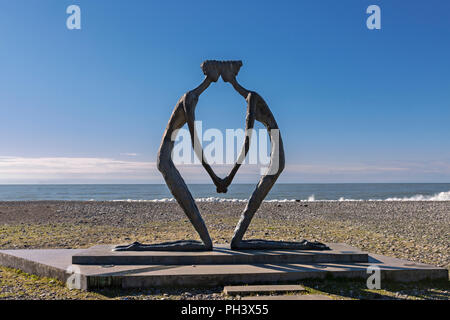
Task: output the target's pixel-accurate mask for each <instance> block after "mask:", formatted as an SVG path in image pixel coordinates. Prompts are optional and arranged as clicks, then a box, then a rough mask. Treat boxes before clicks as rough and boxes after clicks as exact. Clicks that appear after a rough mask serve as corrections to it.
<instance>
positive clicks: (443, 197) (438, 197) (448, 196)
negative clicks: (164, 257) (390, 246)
mask: <svg viewBox="0 0 450 320" xmlns="http://www.w3.org/2000/svg"><path fill="white" fill-rule="evenodd" d="M92 201H95V200H94V199H92ZM112 201H113V202H175V199H174V198H162V199H151V200H145V199H117V200H112ZM195 201H197V202H238V203H239V202H248V199H236V198H219V197H207V198H196V199H195ZM339 201H450V191H447V192H440V193H436V194H433V195H422V194H417V195H414V196H412V197H403V198H398V197H392V198H386V199H347V198H344V197H341V198H339V199H338V200H327V199H320V200H319V199H316V197H315V196H314V195H311V196H309V197H308V199H272V200H264V202H269V203H270V202H277V203H278V202H339Z"/></svg>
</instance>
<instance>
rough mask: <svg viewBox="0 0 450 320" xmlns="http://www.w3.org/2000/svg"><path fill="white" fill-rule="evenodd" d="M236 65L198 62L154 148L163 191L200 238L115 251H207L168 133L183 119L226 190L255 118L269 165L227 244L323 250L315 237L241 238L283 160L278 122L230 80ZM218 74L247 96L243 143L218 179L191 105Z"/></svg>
mask: <svg viewBox="0 0 450 320" xmlns="http://www.w3.org/2000/svg"><path fill="white" fill-rule="evenodd" d="M241 66H242V62H241V61H216V60H207V61H205V62H203V63H202V64H201V68H202V70H203V73H204V74H205V76H206V77H205V79H204V80H203V81H202V83H201V84H200V85H199V86H198V87H197V88H195V89H193V90H190V91H188V92H187V93H186V94H184V95H183V97H181V99H180V100H179V101H178V103H177V104H176V106H175V108H174V110H173V112H172V115H171V117H170V119H169V122H168V124H167V127H166V130H165V132H164V135H163V138H162V141H161V145H160V148H159V152H158V161H157V165H158V170H159V171H160V172H161V173H162V175H163V177H164V180H165V182H166V184H167V186H168V187H169V190H170V191H171V193H172V195H173V196H174V198H175V200H176V201H177V202H178V204H179V205H180V207H181V208H182V209H183V211H184V213H185V214H186V215H187V217H188V218H189V220H190V222H191V223H192V225H193V226H194V228H195V230H196V231H197V233H198V234H199V236H200V239H201V240H202V241H201V242H200V241H195V240H180V241H173V242H165V243H159V244H141V243H139V242H134V243H132V244H130V245H121V246H117V247H115V249H114V250H115V251H171V250H172V251H199V250H212V247H213V244H212V240H211V238H210V236H209V232H208V229H207V227H206V225H205V222H204V221H203V218H202V216H201V214H200V212H199V210H198V207H197V204H196V203H195V200H194V198H193V197H192V194H191V193H190V191H189V189H188V187H187V185H186V183H185V182H184V180H183V178H182V177H181V175H180V173H179V172H178V170H177V168H176V167H175V165H174V163H173V161H172V150H173V147H174V141H173V139H172V138H173V135H174V134H176V131H177V130H178V129H180V128H181V127H182V126H184V125H185V124H186V123H187V125H188V127H189V132H190V135H191V142H192V147H193V148H194V152H195V154H196V155H197V157H198V158H199V159H200V160H201V163H202V165H203V167H204V168H205V170H206V171H207V172H208V174H209V176H210V177H211V179H212V181H213V182H214V184H215V185H216V188H217V189H216V190H217V192H218V193H226V192H227V188H228V186H229V185H230V184H231V182H232V181H233V178H234V176H235V175H236V172H237V171H238V169H239V167H240V166H241V164H242V162H243V160H244V159H245V157H246V155H247V153H248V150H249V147H250V135H249V131H250V130H251V129H253V127H254V123H255V120H257V121H259V122H261V123H262V124H263V125H264V126H265V127H266V129H267V131H268V132H269V136H270V141H271V144H272V147H271V154H270V164H269V167H268V169H267V172H266V174H265V175H263V176H262V177H261V178H260V180H259V183H258V184H257V186H256V188H255V190H254V191H253V193H252V195H251V197H250V199H249V200H248V203H247V205H246V207H245V209H244V211H243V212H242V214H241V218H240V220H239V222H238V224H237V226H236V229H235V231H234V235H233V238H232V240H231V243H230V247H231V249H234V250H239V249H299V250H300V249H303V250H327V249H329V248H328V247H327V246H325V245H324V244H322V243H320V242H310V241H307V240H303V241H301V242H291V241H270V240H260V239H257V240H243V236H244V233H245V231H246V230H247V228H248V226H249V225H250V222H251V220H252V218H253V216H254V214H255V213H256V211H257V210H258V208H259V207H260V205H261V203H262V202H263V200H264V198H265V197H266V195H267V194H268V193H269V191H270V189H271V188H272V186H273V185H274V184H275V182H276V180H277V179H278V177H279V175H280V174H281V172H282V171H283V169H284V164H285V159H284V149H283V141H282V139H281V135H280V134H279V129H278V125H277V122H276V121H275V118H274V116H273V115H272V112H271V111H270V109H269V107H268V105H267V104H266V102H265V101H264V100H263V98H262V97H261V96H260V95H259V94H257V93H256V92H254V91H249V90H247V89H245V88H244V87H242V86H241V85H240V84H239V83H238V81H237V80H236V76H237V74H238V73H239V70H240V68H241ZM220 77H222V79H223V81H225V82H228V83H230V84H231V85H232V86H233V88H234V89H235V90H236V91H237V92H238V93H239V94H240V95H241V96H242V97H243V98H244V99H245V100H246V101H247V114H246V121H245V141H244V145H243V146H242V150H241V153H240V155H239V157H238V159H237V161H236V163H235V165H234V167H233V168H232V170H231V172H230V174H229V175H228V176H227V177H226V178H224V179H222V178H219V177H218V176H217V175H216V174H215V173H214V171H213V170H212V168H211V166H210V165H209V164H208V162H207V161H206V159H205V157H204V155H203V149H202V147H201V144H200V141H199V140H198V136H197V134H196V132H195V108H196V106H197V102H198V99H199V97H200V95H201V94H202V93H203V92H204V91H205V90H206V89H207V88H208V87H209V85H210V84H211V83H213V82H217V81H218V80H219V78H220Z"/></svg>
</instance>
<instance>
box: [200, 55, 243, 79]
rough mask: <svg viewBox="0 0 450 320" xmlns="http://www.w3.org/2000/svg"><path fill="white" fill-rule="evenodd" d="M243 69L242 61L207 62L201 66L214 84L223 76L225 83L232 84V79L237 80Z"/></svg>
mask: <svg viewBox="0 0 450 320" xmlns="http://www.w3.org/2000/svg"><path fill="white" fill-rule="evenodd" d="M241 67H242V61H240V60H235V61H218V60H205V61H203V63H202V64H201V68H202V70H203V73H204V74H205V76H207V77H208V78H209V79H210V80H211V81H213V82H216V81H217V80H218V79H219V77H220V76H222V79H223V81H225V82H230V81H231V80H232V79H234V78H236V76H237V75H238V73H239V70H240V69H241Z"/></svg>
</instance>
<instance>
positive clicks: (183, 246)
mask: <svg viewBox="0 0 450 320" xmlns="http://www.w3.org/2000/svg"><path fill="white" fill-rule="evenodd" d="M169 154H170V153H169ZM163 159H164V160H163ZM158 169H159V170H160V171H161V172H162V174H163V176H164V179H165V181H166V184H167V186H168V187H169V189H170V191H171V192H172V195H173V196H174V198H175V199H176V201H177V202H178V204H179V205H180V206H181V208H182V209H183V211H184V213H185V214H186V215H187V217H188V218H189V220H190V221H191V223H192V225H193V226H194V228H195V230H196V231H197V232H198V234H199V236H200V238H201V239H202V241H203V243H201V242H199V241H195V240H180V241H174V242H164V243H159V244H141V243H139V242H135V243H132V244H130V245H125V246H117V247H116V248H115V249H114V250H115V251H206V250H212V241H211V238H210V236H209V233H208V229H207V228H206V225H205V222H204V221H203V219H202V216H201V215H200V212H199V210H198V207H197V205H196V204H195V200H194V198H193V197H192V195H191V193H190V192H189V189H188V187H187V185H186V183H185V182H184V180H183V178H182V177H181V175H180V173H179V172H178V170H177V168H176V167H175V165H174V163H173V161H172V159H170V157H164V156H162V157H160V159H159V160H158Z"/></svg>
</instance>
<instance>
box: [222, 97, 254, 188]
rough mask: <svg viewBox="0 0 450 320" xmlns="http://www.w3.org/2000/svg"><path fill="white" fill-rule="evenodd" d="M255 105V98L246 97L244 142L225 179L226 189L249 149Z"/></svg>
mask: <svg viewBox="0 0 450 320" xmlns="http://www.w3.org/2000/svg"><path fill="white" fill-rule="evenodd" d="M257 103H258V101H257V96H256V95H254V94H251V93H250V94H249V95H248V107H247V117H246V119H245V142H244V145H243V146H242V149H241V153H240V154H239V157H238V159H237V161H236V163H235V164H234V167H233V169H232V170H231V172H230V174H229V175H228V176H227V177H226V178H225V185H226V186H227V187H228V186H229V185H230V184H231V182H232V181H233V179H234V176H235V175H236V172H237V171H238V170H239V167H240V166H241V165H242V163H243V162H244V160H245V157H246V156H247V153H248V150H249V149H250V139H251V134H252V132H253V127H254V125H255V118H256V105H257Z"/></svg>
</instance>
